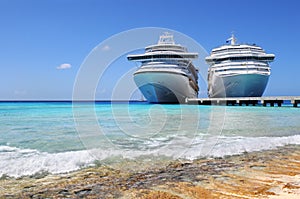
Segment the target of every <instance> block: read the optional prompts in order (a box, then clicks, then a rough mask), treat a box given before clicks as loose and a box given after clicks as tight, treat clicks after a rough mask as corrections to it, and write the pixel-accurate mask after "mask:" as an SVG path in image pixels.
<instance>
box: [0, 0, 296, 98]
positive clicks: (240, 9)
mask: <svg viewBox="0 0 300 199" xmlns="http://www.w3.org/2000/svg"><path fill="white" fill-rule="evenodd" d="M144 27H159V28H166V29H171V30H174V31H178V32H180V33H183V34H185V35H187V36H188V37H191V38H192V39H194V40H195V41H196V42H198V43H199V44H200V45H201V46H202V47H203V48H204V49H205V50H206V51H207V52H210V51H211V49H212V48H214V47H217V46H219V45H222V44H224V43H225V41H226V40H227V39H228V38H229V37H230V35H231V33H232V32H233V31H234V33H235V35H236V37H237V38H238V42H240V43H255V44H257V45H259V46H261V47H262V48H264V49H265V50H266V52H268V53H273V54H275V56H276V58H275V61H274V62H272V63H271V68H272V71H271V76H270V79H269V83H268V86H267V88H266V91H265V93H264V95H265V96H290V95H298V96H299V95H300V78H299V77H300V76H299V74H300V64H299V60H298V59H297V58H298V57H299V56H300V50H299V46H300V1H298V0H285V1H282V0H278V1H273V0H251V1H250V0H226V1H222V0H210V1H201V0H184V1H183V0H164V1H161V0H151V1H145V0H43V1H40V0H25V1H24V0H0V31H1V32H0V100H21V99H31V100H63V99H72V95H73V88H74V84H75V82H76V78H77V77H78V73H79V72H80V68H81V67H82V65H83V63H84V62H85V60H86V59H87V57H88V55H89V54H90V53H91V51H92V50H93V49H95V48H96V47H97V46H98V45H99V44H101V43H102V42H103V41H105V40H107V39H108V38H111V37H112V36H114V35H116V34H119V33H122V32H124V31H128V30H131V29H135V28H144ZM175 40H176V38H175ZM128 42H132V41H128ZM120 45H121V44H120ZM122 45H126V44H122ZM109 48H110V47H109V46H106V49H107V50H108V49H109ZM134 68H136V65H135V64H134V63H130V62H128V61H127V60H126V55H122V56H121V55H120V59H119V60H117V61H114V67H110V69H109V70H107V72H106V74H105V75H106V79H104V80H105V81H103V80H102V81H100V82H99V86H98V87H97V91H95V93H96V94H95V95H96V96H97V98H99V99H106V98H109V97H110V94H111V92H110V90H112V89H113V86H112V85H114V84H115V82H116V81H117V79H118V78H119V77H121V76H122V73H126V71H128V70H131V69H134ZM200 69H201V68H200ZM202 89H203V90H205V89H206V88H202Z"/></svg>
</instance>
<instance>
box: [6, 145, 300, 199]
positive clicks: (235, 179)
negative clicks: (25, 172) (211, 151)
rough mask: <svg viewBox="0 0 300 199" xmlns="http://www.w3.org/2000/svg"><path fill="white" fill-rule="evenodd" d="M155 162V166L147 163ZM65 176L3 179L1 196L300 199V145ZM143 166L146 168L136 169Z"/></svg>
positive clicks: (94, 169)
mask: <svg viewBox="0 0 300 199" xmlns="http://www.w3.org/2000/svg"><path fill="white" fill-rule="evenodd" d="M148 163H150V162H148ZM148 163H147V162H146V163H143V165H141V164H140V162H136V161H130V162H128V163H127V164H126V166H125V165H120V167H119V168H118V169H116V167H115V168H114V169H113V168H110V167H108V166H104V165H100V166H95V167H89V168H83V169H81V170H79V171H74V172H70V173H66V174H49V175H47V174H41V175H34V176H31V177H30V176H26V177H22V178H10V177H7V178H5V177H2V179H1V180H0V187H1V188H0V198H46V197H50V198H80V197H83V198H274V199H275V198H299V197H300V145H288V146H283V147H278V148H277V149H272V150H265V151H258V152H250V153H244V154H241V155H233V156H226V157H224V158H208V159H199V160H194V161H179V160H177V161H170V162H164V163H158V164H153V163H152V164H150V165H148ZM139 165H141V167H142V168H139V169H130V168H137V167H138V166H139Z"/></svg>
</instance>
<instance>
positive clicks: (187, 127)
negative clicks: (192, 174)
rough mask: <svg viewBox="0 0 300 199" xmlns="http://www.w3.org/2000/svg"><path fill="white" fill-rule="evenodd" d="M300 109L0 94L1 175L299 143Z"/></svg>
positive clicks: (216, 155)
mask: <svg viewBox="0 0 300 199" xmlns="http://www.w3.org/2000/svg"><path fill="white" fill-rule="evenodd" d="M299 121H300V109H299V108H293V107H289V106H286V107H257V106H256V107H246V106H243V107H237V106H227V107H225V106H195V105H155V104H154V105H153V104H147V103H141V102H140V103H139V102H135V103H104V102H102V103H100V102H99V103H96V104H94V103H76V104H72V103H71V102H15V103H13V102H2V103H0V176H1V175H3V174H5V175H10V176H22V175H31V174H34V173H37V172H41V171H47V172H50V173H62V172H68V171H73V170H76V169H79V168H82V167H85V166H89V165H92V164H93V163H94V162H95V161H98V162H105V163H107V162H110V161H111V160H118V161H120V160H122V159H126V158H130V159H136V160H139V157H142V156H143V157H144V156H149V157H152V158H160V157H168V158H170V159H197V158H202V157H210V156H215V157H222V156H224V155H233V154H240V153H243V152H245V151H248V152H250V151H258V150H265V149H272V148H276V147H278V146H283V145H287V144H300V122H299Z"/></svg>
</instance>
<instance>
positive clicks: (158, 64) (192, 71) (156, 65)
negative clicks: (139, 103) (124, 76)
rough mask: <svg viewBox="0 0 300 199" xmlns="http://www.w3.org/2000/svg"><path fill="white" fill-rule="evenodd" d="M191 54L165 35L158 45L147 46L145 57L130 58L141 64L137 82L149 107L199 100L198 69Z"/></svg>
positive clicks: (194, 54)
mask: <svg viewBox="0 0 300 199" xmlns="http://www.w3.org/2000/svg"><path fill="white" fill-rule="evenodd" d="M197 58H198V53H191V52H188V51H187V48H186V47H184V46H181V45H180V44H175V41H174V38H173V35H172V34H170V33H164V34H163V35H161V36H160V37H159V40H158V43H157V44H155V45H151V46H147V47H146V48H145V53H143V54H134V55H128V56H127V59H128V60H129V61H136V62H140V63H141V65H140V67H139V68H138V69H137V70H136V71H135V73H134V74H133V75H134V81H135V83H136V85H137V86H138V88H139V89H140V91H141V92H142V94H143V95H144V97H145V98H146V99H147V101H148V102H150V103H185V100H186V98H196V97H197V96H198V90H199V88H198V69H197V68H196V67H195V66H194V65H193V63H192V60H194V59H197Z"/></svg>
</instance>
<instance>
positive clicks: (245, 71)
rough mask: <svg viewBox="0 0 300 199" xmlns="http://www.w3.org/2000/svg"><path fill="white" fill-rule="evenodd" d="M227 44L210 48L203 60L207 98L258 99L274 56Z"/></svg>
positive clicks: (240, 45)
mask: <svg viewBox="0 0 300 199" xmlns="http://www.w3.org/2000/svg"><path fill="white" fill-rule="evenodd" d="M228 41H230V44H226V45H222V46H220V47H217V48H214V49H213V50H212V51H211V54H210V55H209V56H208V57H206V58H205V61H206V62H207V63H208V64H209V65H210V67H209V69H208V96H209V97H212V98H215V97H261V96H262V94H263V93H264V90H265V88H266V86H267V83H268V80H269V76H270V74H271V68H270V66H269V62H272V61H273V60H274V58H275V55H274V54H267V53H265V51H264V50H263V49H262V48H261V47H259V46H256V45H255V44H253V45H249V44H237V43H236V38H235V37H234V35H232V37H231V38H229V39H228V40H227V42H228Z"/></svg>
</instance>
